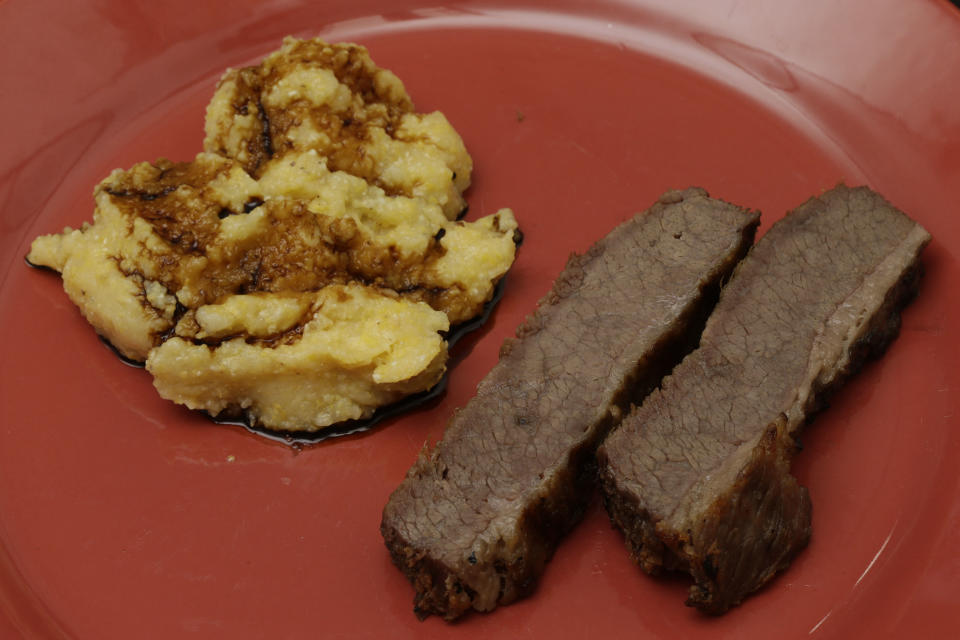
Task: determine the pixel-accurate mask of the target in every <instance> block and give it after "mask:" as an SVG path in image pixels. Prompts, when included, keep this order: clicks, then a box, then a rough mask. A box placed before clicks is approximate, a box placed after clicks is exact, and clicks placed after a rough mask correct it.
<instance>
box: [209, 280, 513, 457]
mask: <svg viewBox="0 0 960 640" xmlns="http://www.w3.org/2000/svg"><path fill="white" fill-rule="evenodd" d="M505 282H506V277H504V278H501V279H500V282H498V283H497V286H496V287H495V288H494V290H493V296H492V297H491V298H490V300H489V301H487V303H486V304H485V305H483V311H482V312H481V313H480V315H478V316H477V317H476V318H473V319H472V320H468V321H466V322H462V323H460V324H458V325H456V326H453V327H450V330H449V331H447V334H446V336H444V337H445V338H446V340H447V348H448V349H449V350H452V349H453V347H454V345H455V344H456V343H457V342H458V341H459V340H460V339H461V338H463V337H464V336H465V335H467V334H469V333H471V332H473V331H475V330H477V329H479V328H480V327H481V326H483V325H484V324H486V322H487V320H489V319H490V316H491V315H492V314H493V310H494V308H495V307H496V306H497V303H498V302H500V298H502V297H503V289H504V286H505ZM453 361H454V359H453V358H451V359H450V360H449V361H448V362H451V363H452V362H453ZM449 375H450V370H449V369H447V371H446V373H444V374H443V377H442V378H440V381H439V382H437V384H435V385H433V386H432V387H431V388H429V389H427V390H426V391H421V392H420V393H416V394H413V395H410V396H407V397H405V398H403V399H401V400H399V401H397V402H394V403H393V404H388V405H385V406H383V407H380V408H379V409H377V410H376V411H374V412H373V414H372V415H371V416H370V417H369V418H363V419H361V420H346V421H344V422H339V423H337V424H334V425H331V426H329V427H323V428H321V429H319V430H317V431H311V432H304V431H280V430H276V429H267V428H265V427H261V426H258V425H256V424H254V423H253V422H252V421H251V420H250V419H249V417H248V416H241V417H237V416H229V417H224V416H223V414H220V415H218V416H211V415H210V414H205V415H207V416H208V417H209V418H210V419H211V420H213V421H214V422H216V423H217V424H229V425H237V426H241V427H243V428H244V429H246V430H247V431H249V432H251V433H255V434H257V435H258V436H261V437H264V438H267V439H269V440H275V441H277V442H283V443H284V444H288V445H290V446H292V447H294V448H301V447H302V446H303V445H308V444H316V443H318V442H323V441H324V440H330V439H331V438H339V437H341V436H348V435H352V434H355V433H361V432H364V431H369V430H371V429H373V428H374V427H375V426H376V425H378V424H379V423H381V422H383V421H384V420H387V419H389V418H394V417H396V416H399V415H401V414H403V413H406V412H408V411H411V410H412V409H415V408H417V407H420V406H423V405H425V404H427V403H429V402H430V401H431V400H434V399H436V398H439V397H440V396H442V395H443V393H444V391H446V389H447V378H448V377H449Z"/></svg>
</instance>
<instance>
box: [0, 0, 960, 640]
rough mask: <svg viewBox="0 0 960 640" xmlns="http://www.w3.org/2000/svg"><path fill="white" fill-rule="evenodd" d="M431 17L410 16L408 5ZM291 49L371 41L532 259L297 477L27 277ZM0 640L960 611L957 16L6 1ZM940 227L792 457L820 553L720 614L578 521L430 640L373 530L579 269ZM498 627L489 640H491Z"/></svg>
mask: <svg viewBox="0 0 960 640" xmlns="http://www.w3.org/2000/svg"><path fill="white" fill-rule="evenodd" d="M420 6H423V7H429V8H418V7H420ZM285 34H295V35H299V36H314V35H317V34H319V35H321V36H324V37H326V38H328V39H331V40H340V39H349V40H354V41H358V42H361V43H363V44H365V45H367V46H368V47H369V48H370V50H371V52H372V54H373V56H374V59H375V60H376V61H377V62H378V63H379V64H380V65H381V66H385V67H387V68H390V69H392V70H393V71H395V72H396V73H397V74H398V75H399V76H400V77H401V78H402V79H403V80H404V81H405V82H406V85H407V87H408V89H409V91H410V93H411V95H412V96H413V97H414V99H415V100H416V102H417V105H418V107H419V108H420V109H421V110H433V109H441V110H443V111H444V112H445V113H446V114H447V115H448V117H449V118H450V120H451V121H452V122H453V123H454V125H455V126H456V127H457V129H458V130H459V131H460V132H461V133H462V135H463V137H464V139H465V140H466V142H467V146H468V147H469V149H470V151H471V153H472V154H473V158H474V161H475V164H476V167H477V170H476V181H475V183H474V186H473V187H472V188H471V190H470V192H469V201H470V205H471V212H472V213H471V215H473V216H476V215H480V214H486V213H489V212H492V211H493V210H495V209H496V208H498V207H502V206H511V207H513V208H514V210H515V211H516V214H517V217H518V219H519V220H520V221H521V224H522V226H523V229H524V231H525V234H526V242H525V244H524V245H523V247H522V250H521V253H520V256H519V258H518V260H517V263H516V266H515V267H514V270H513V272H512V273H511V275H510V278H509V282H508V287H507V290H506V294H505V296H504V298H503V301H502V302H501V304H500V306H499V308H498V309H497V311H496V313H495V314H494V316H493V318H492V320H491V321H490V323H489V324H488V325H487V327H486V329H485V330H483V331H482V332H481V333H480V335H477V336H474V337H473V338H471V339H469V340H467V341H466V342H462V343H460V344H459V345H458V349H457V357H458V358H459V363H458V364H457V366H456V368H455V370H454V372H453V376H452V379H451V384H450V388H449V390H448V392H447V393H446V395H445V397H444V398H443V399H442V400H440V401H438V402H437V403H435V404H434V405H433V406H430V407H427V408H425V409H422V410H420V411H417V412H415V413H413V414H411V415H409V416H407V417H404V418H402V419H397V420H394V421H392V422H391V423H390V424H387V425H385V426H383V427H382V428H379V429H377V430H376V431H374V432H372V433H369V434H366V435H363V436H358V437H351V438H347V439H341V440H338V441H334V442H330V443H325V444H322V445H319V446H315V447H311V448H306V449H304V450H303V451H300V452H297V451H293V450H291V449H289V448H288V447H286V446H284V445H281V444H277V443H275V442H269V441H266V440H264V439H263V438H259V437H257V436H254V435H251V434H249V433H247V432H246V431H244V430H242V429H239V428H233V427H227V426H219V425H213V424H211V423H210V422H209V421H208V420H206V419H205V418H203V417H202V416H200V415H196V414H192V413H190V412H188V411H186V410H183V409H181V408H178V407H176V406H174V405H172V404H170V403H167V402H165V401H163V400H161V399H160V398H159V397H158V396H157V395H156V394H155V393H154V391H153V389H152V386H151V382H150V378H149V376H148V375H147V374H146V373H144V372H143V371H140V370H137V369H131V368H129V367H127V366H126V365H124V364H123V363H121V362H120V361H119V360H118V359H117V358H116V357H115V356H114V355H113V354H112V353H111V352H110V351H108V350H107V349H106V348H104V347H103V345H102V344H101V343H100V341H99V340H98V339H97V337H96V336H95V335H94V332H93V331H92V330H91V329H90V328H89V326H87V324H86V322H84V321H83V320H82V318H81V317H80V315H79V314H78V313H77V311H76V309H75V308H74V307H73V305H72V304H70V302H69V301H68V300H67V298H66V296H65V295H64V293H63V292H62V290H61V287H60V283H59V280H58V279H57V278H56V277H55V276H53V275H51V274H49V273H43V272H40V271H34V270H31V269H28V268H27V267H26V266H25V265H24V263H23V260H22V256H23V255H24V254H25V253H26V251H27V248H28V245H29V242H30V240H31V239H32V238H33V237H35V236H36V235H38V234H41V233H50V232H53V231H57V230H59V229H60V228H62V227H63V226H64V225H72V226H76V225H79V224H80V223H81V222H82V221H84V220H87V219H89V218H90V215H91V212H92V200H91V197H90V194H91V190H92V189H93V186H94V184H95V183H96V182H98V181H99V180H100V179H101V178H103V177H104V176H105V175H106V174H107V172H108V171H110V170H111V169H113V168H115V167H127V166H129V165H131V164H133V163H134V162H136V161H139V160H144V159H154V158H156V157H157V156H168V157H171V158H173V159H188V158H190V157H192V156H193V155H194V154H195V153H196V152H197V151H198V150H199V149H200V145H201V138H202V122H203V111H204V107H205V105H206V102H207V100H208V99H209V97H210V95H211V92H212V89H213V86H214V83H215V81H216V79H217V78H218V77H219V75H220V73H221V72H222V71H223V70H224V69H225V68H226V67H228V66H231V65H242V64H246V63H250V62H252V61H254V60H256V59H257V58H258V57H260V56H262V55H263V54H265V53H266V52H268V51H270V50H272V49H274V48H276V47H277V46H279V43H280V39H281V37H282V36H283V35H285ZM0 42H3V43H4V44H3V49H2V52H0V96H2V99H0V122H2V123H3V124H2V127H3V131H4V134H3V154H2V157H0V207H2V208H0V249H2V251H0V258H2V262H0V336H2V337H0V348H2V359H0V363H2V365H0V636H2V637H10V636H13V635H15V632H20V634H22V635H25V636H29V637H37V638H60V637H76V638H97V639H110V638H123V639H128V638H148V637H149V638H175V637H200V638H232V639H237V638H315V637H359V638H383V637H414V636H415V637H418V638H427V637H448V636H456V637H458V638H487V637H518V636H523V637H584V636H585V635H586V634H587V633H588V632H589V633H591V635H595V637H621V636H626V635H628V634H629V635H630V636H632V637H643V638H677V637H691V638H693V637H709V638H766V637H771V636H774V635H776V636H777V637H800V636H803V637H806V636H807V635H813V636H815V637H821V638H828V637H829V638H850V637H882V636H898V637H903V636H908V635H909V636H913V637H931V636H944V635H949V634H951V633H954V632H955V630H956V628H957V625H958V623H960V614H958V613H957V612H956V611H957V609H956V604H957V602H956V601H957V599H958V596H957V594H958V593H960V562H958V558H960V555H958V554H957V552H956V550H957V549H958V548H960V501H958V497H960V486H958V483H960V474H957V472H956V468H957V466H958V464H960V430H958V427H960V424H958V421H960V420H958V416H957V399H956V398H957V389H958V385H960V369H958V367H957V366H956V363H957V362H958V353H957V351H958V348H957V345H958V339H957V327H958V325H960V302H958V296H957V295H956V282H958V277H960V274H958V264H957V252H958V251H960V225H958V222H957V220H958V219H957V215H956V210H957V204H956V203H957V197H958V190H957V187H958V186H960V109H958V107H957V105H958V104H960V14H958V13H957V12H956V10H955V9H954V8H953V7H952V6H950V5H949V4H947V3H946V2H943V1H933V0H927V1H915V2H902V1H901V0H876V1H867V0H859V1H853V2H845V3H835V2H830V1H829V0H823V1H820V2H808V1H807V0H789V1H786V2H777V3H769V2H762V1H760V0H756V1H752V2H738V1H736V0H718V1H716V2H710V3H707V2H697V1H695V0H683V1H676V0H669V1H668V0H646V1H640V0H637V1H634V2H624V1H620V2H617V1H614V0H606V1H604V2H587V1H583V2H573V1H565V2H546V1H544V2H538V1H535V0H525V1H523V2H519V3H513V4H511V5H503V4H502V3H501V4H498V5H488V4H483V3H457V4H453V5H449V6H437V3H435V2H426V3H423V4H422V5H421V4H420V3H418V2H415V1H405V2H388V1H387V0H362V1H351V2H346V1H340V2H323V3H313V2H289V1H276V2H267V3H262V2H254V1H253V0H232V1H231V2H196V1H190V2H187V1H183V0H180V1H178V2H164V3H159V2H158V3H127V2H122V1H120V0H116V1H109V0H103V1H101V2H96V3H90V2H84V3H80V2H72V3H61V2H54V1H53V0H44V1H42V2H40V1H31V0H6V2H0ZM841 180H844V181H846V182H847V183H849V184H860V183H866V184H869V185H870V186H872V187H874V188H875V189H877V190H879V191H880V192H882V193H884V194H885V195H886V196H887V197H888V198H889V199H890V200H891V201H892V202H894V203H895V204H896V205H898V206H899V207H901V208H902V209H904V210H905V211H907V212H909V213H910V214H911V215H912V216H914V217H915V218H916V219H917V220H919V221H920V222H921V223H923V224H924V225H925V226H926V227H927V228H928V229H929V230H930V231H931V232H932V234H933V238H934V240H933V243H932V244H931V245H930V247H929V249H928V250H927V252H926V254H925V260H926V264H927V277H926V279H925V281H924V283H923V287H922V291H921V294H920V297H919V299H918V300H917V301H916V303H915V304H914V305H913V306H912V307H910V308H909V309H908V311H907V312H906V314H905V315H904V322H903V330H902V332H901V335H900V338H899V339H898V340H897V341H896V342H895V343H894V344H893V346H892V347H891V349H890V350H889V352H888V353H887V355H886V356H885V357H884V358H883V359H882V360H880V361H877V362H874V363H872V364H870V365H869V366H868V367H867V368H866V369H865V371H864V372H863V373H862V374H861V375H860V376H859V377H857V378H856V379H855V380H854V381H853V382H852V383H851V384H849V385H848V386H847V387H846V388H845V389H844V390H843V391H842V392H841V393H840V394H839V395H838V396H837V397H836V398H835V401H834V402H833V407H832V408H831V409H830V410H829V411H828V412H826V413H825V414H823V415H822V416H821V417H820V418H819V419H818V420H817V421H816V423H815V424H814V425H813V426H812V427H811V428H810V429H809V430H808V432H807V435H806V436H805V444H806V449H805V451H804V452H803V453H802V454H801V455H800V456H799V457H798V458H797V462H796V464H795V470H796V473H797V474H798V475H799V477H800V478H801V480H802V481H803V482H804V483H805V484H806V485H807V486H808V487H809V488H810V492H811V494H812V497H813V502H814V535H813V540H812V542H811V544H810V547H809V548H808V549H807V550H806V551H805V552H804V553H803V554H802V555H801V556H800V557H799V558H798V559H797V560H796V561H795V562H794V564H793V566H792V567H790V569H789V570H788V571H787V572H786V573H784V574H783V575H781V576H780V577H778V578H777V579H776V580H775V581H774V582H773V583H772V584H771V585H770V586H769V587H768V588H766V589H764V590H763V591H762V592H761V593H759V594H758V595H756V596H755V597H753V598H751V599H750V600H749V601H748V602H747V603H746V604H744V605H743V606H741V607H739V608H738V609H736V610H734V611H732V612H731V613H729V614H728V615H726V616H724V617H722V618H719V619H711V618H706V617H703V616H701V615H699V614H698V613H697V612H695V611H693V610H690V609H687V608H685V607H684V606H683V602H682V601H683V597H684V590H685V588H686V585H687V583H686V582H685V581H684V580H683V579H681V578H672V579H665V580H664V579H659V580H658V579H652V578H649V577H648V576H646V575H644V574H642V573H641V572H640V571H639V570H638V569H637V568H636V567H634V566H632V565H631V564H630V562H629V560H628V559H627V554H626V551H625V549H624V547H623V544H622V542H621V539H620V536H619V535H618V534H617V533H616V532H614V531H613V530H612V529H611V527H610V525H609V524H608V522H607V520H606V518H605V516H604V514H603V512H602V509H601V508H599V506H598V505H597V504H596V501H595V504H594V506H593V507H592V508H591V510H590V511H589V513H588V515H587V518H586V520H585V521H584V522H583V523H582V524H581V525H580V526H579V527H578V528H577V529H576V530H575V532H574V533H573V534H572V535H571V536H570V538H569V539H568V540H566V541H565V542H564V543H563V544H562V545H561V547H560V549H559V550H558V552H557V554H556V556H555V558H554V560H553V561H552V562H551V563H550V565H549V566H548V568H547V571H546V574H545V575H544V576H543V580H542V582H541V585H540V587H539V589H538V590H537V592H536V593H535V594H534V595H533V597H531V598H529V599H527V600H525V601H522V602H520V603H517V604H515V605H512V606H509V607H505V608H503V609H501V610H499V611H496V612H495V613H493V614H491V615H473V616H469V617H468V618H467V619H465V620H464V621H463V622H462V623H460V624H457V625H454V626H451V625H447V624H445V623H443V622H442V621H440V620H437V619H429V620H427V621H425V622H418V621H417V620H416V618H415V617H414V616H413V614H412V612H411V603H412V597H413V592H412V589H411V587H410V585H409V584H408V583H407V582H406V580H405V579H404V578H403V577H402V576H401V575H400V573H399V572H398V571H397V570H396V569H394V568H393V567H392V566H391V564H390V560H389V558H388V556H387V552H386V550H385V549H384V546H383V543H382V541H381V539H380V534H379V532H378V526H379V522H380V511H381V508H382V506H383V504H384V503H385V501H386V499H387V496H388V495H389V494H390V491H391V490H392V489H393V488H394V486H395V485H396V484H397V483H398V482H399V480H400V478H401V477H402V476H403V474H404V472H405V471H406V469H407V468H408V466H409V465H410V464H411V462H412V461H413V459H414V457H415V455H416V453H417V452H418V451H419V450H420V448H421V446H422V445H423V443H424V442H425V441H435V440H436V439H437V438H438V437H439V436H440V434H441V433H442V431H443V428H444V425H445V423H446V421H447V419H448V417H449V416H450V413H451V411H452V410H453V409H454V407H457V406H460V405H463V404H464V403H465V402H466V401H467V399H468V398H469V396H470V395H471V391H472V389H473V388H474V386H475V385H476V383H477V382H478V380H480V378H481V377H482V376H483V374H484V373H485V372H486V371H487V370H488V369H489V368H490V367H491V366H492V364H493V363H494V360H495V358H496V353H497V349H498V346H499V344H500V342H501V341H502V340H503V339H504V337H506V336H507V335H509V334H511V333H512V331H513V329H514V327H516V325H517V324H518V323H519V322H520V321H521V319H522V318H523V317H524V315H525V314H527V313H529V312H530V311H531V310H532V309H533V305H534V303H535V301H536V300H537V298H538V297H539V296H540V295H541V294H543V293H544V292H545V291H546V290H547V289H548V288H549V286H550V283H551V281H552V278H553V277H554V276H555V275H556V274H557V272H558V271H559V270H560V268H561V266H562V265H563V263H564V261H565V259H566V257H567V255H568V253H569V252H570V251H577V250H583V249H584V248H585V247H587V246H588V245H589V244H590V242H592V241H593V240H594V239H596V238H598V237H600V236H602V235H603V234H604V233H606V231H608V230H609V229H610V228H611V227H613V226H614V225H615V224H616V223H617V222H619V221H620V220H623V219H624V218H626V217H627V216H628V215H630V214H631V213H632V212H634V211H636V210H639V209H642V208H644V207H646V206H647V205H648V204H649V203H650V202H651V201H652V200H653V199H654V198H655V197H656V196H657V195H658V194H659V193H660V192H662V191H664V190H665V189H668V188H671V187H684V186H687V185H691V184H696V185H701V186H704V187H706V188H707V189H708V190H709V191H710V192H711V193H712V194H714V195H716V196H718V197H721V198H725V199H728V200H731V201H733V202H737V203H741V204H744V205H749V206H752V207H757V208H760V209H762V210H763V212H764V226H763V227H762V229H766V228H767V227H769V225H770V223H771V222H773V221H774V220H775V219H777V218H779V217H780V216H781V215H783V212H784V211H786V210H788V209H790V208H792V207H794V206H796V205H798V204H799V203H800V202H802V201H803V200H804V199H806V198H807V197H808V196H810V195H812V194H816V193H819V192H820V191H821V190H823V189H827V188H829V187H831V186H833V185H834V184H836V183H837V182H838V181H841ZM491 634H492V635H491Z"/></svg>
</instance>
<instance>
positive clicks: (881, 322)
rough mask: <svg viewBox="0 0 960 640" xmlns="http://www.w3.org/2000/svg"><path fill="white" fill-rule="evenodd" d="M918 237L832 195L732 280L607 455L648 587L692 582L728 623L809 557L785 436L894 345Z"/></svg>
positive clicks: (610, 442) (615, 508)
mask: <svg viewBox="0 0 960 640" xmlns="http://www.w3.org/2000/svg"><path fill="white" fill-rule="evenodd" d="M929 239H930V236H929V235H928V234H927V232H926V231H925V230H924V229H923V228H922V227H920V225H918V224H916V223H915V222H913V221H912V220H910V219H909V218H908V217H907V216H906V215H904V214H903V213H901V212H900V211H898V210H896V209H895V208H894V207H892V206H891V205H890V204H889V203H887V202H886V201H885V200H884V199H883V198H882V197H881V196H879V195H878V194H876V193H875V192H873V191H871V190H869V189H867V188H865V187H860V188H856V189H851V188H847V187H845V186H842V185H841V186H839V187H837V188H835V189H833V190H831V191H829V192H827V193H825V194H824V195H823V196H821V197H819V198H813V199H811V200H809V201H808V202H806V203H805V204H804V205H802V206H801V207H799V208H798V209H797V210H795V211H794V212H792V213H790V214H788V215H787V216H786V217H785V218H784V219H783V220H781V221H779V222H778V223H776V224H775V225H774V226H773V227H772V228H771V229H770V231H768V232H767V233H766V234H765V235H764V237H763V238H762V239H761V240H760V241H759V242H758V243H757V245H756V246H755V247H754V248H753V249H752V250H751V252H750V254H749V256H748V257H747V258H746V259H745V260H744V261H743V262H742V263H741V264H740V265H739V266H738V267H737V271H736V274H735V275H734V277H733V278H732V279H731V281H730V283H729V284H728V285H727V286H726V287H725V288H724V290H723V293H722V295H721V298H720V301H719V303H718V304H717V307H716V309H715V310H714V312H713V315H712V316H711V317H710V319H709V321H708V322H707V325H706V328H705V329H704V332H703V336H702V337H701V341H700V346H699V347H698V349H697V350H696V351H694V352H693V353H691V354H690V355H689V356H687V358H685V359H684V360H683V362H681V363H680V365H678V366H677V368H676V369H675V370H674V371H673V372H672V373H671V375H670V376H668V377H667V378H665V379H664V381H663V384H662V387H661V388H660V389H658V390H656V391H654V392H653V393H652V394H650V395H649V396H648V397H647V399H646V400H645V401H644V403H643V405H642V406H641V407H640V408H639V409H638V410H636V411H634V412H632V413H631V414H630V415H628V416H627V417H626V418H625V419H624V421H623V423H622V424H621V425H620V426H619V427H618V428H617V430H616V431H614V432H613V433H612V434H611V435H610V437H609V438H608V439H607V441H606V442H605V443H604V444H603V446H602V447H601V448H600V451H599V453H598V458H599V462H600V467H601V469H600V476H601V484H602V488H603V492H604V501H605V503H606V506H607V510H608V511H609V512H610V516H611V519H612V520H613V522H614V524H615V525H616V526H617V527H618V528H619V529H621V530H622V531H623V532H624V534H625V537H626V541H627V545H628V547H629V549H630V553H631V556H632V557H633V558H634V560H635V561H636V562H637V563H639V564H640V566H641V567H642V568H643V569H644V570H646V571H648V572H651V573H654V572H657V571H658V570H659V569H661V568H667V569H679V570H683V571H687V572H689V573H690V574H691V575H692V576H693V578H694V581H695V584H694V585H693V587H692V588H691V590H690V597H689V600H688V604H690V605H694V606H697V607H698V608H700V609H702V610H703V611H706V612H708V613H722V612H724V611H726V610H727V609H728V608H729V607H731V606H733V605H735V604H737V603H738V602H740V601H741V600H742V599H743V598H744V597H745V596H746V595H747V594H749V593H751V592H752V591H754V590H756V589H757V588H759V587H760V586H762V585H763V584H764V583H766V582H767V581H768V580H770V578H771V577H772V576H773V575H774V574H775V573H776V572H777V571H779V570H781V569H783V568H784V567H786V565H787V564H788V563H789V562H790V560H791V559H792V557H793V556H794V555H795V554H796V553H797V552H798V551H799V550H800V549H802V548H803V547H804V545H806V543H807V540H808V539H809V537H810V517H811V509H810V499H809V496H808V493H807V490H806V489H804V488H803V487H801V486H800V485H799V484H798V483H797V481H796V479H795V478H794V477H793V476H792V475H790V460H791V458H792V457H793V454H794V451H795V449H796V445H795V441H794V436H795V435H796V433H797V432H798V431H799V429H800V428H801V427H802V426H803V425H804V424H805V423H806V422H807V420H808V419H809V418H810V417H811V415H812V414H813V413H814V412H815V411H816V410H817V409H818V408H819V407H820V405H821V403H822V401H823V398H824V396H825V394H827V393H828V392H829V391H830V390H831V389H833V388H835V387H836V386H837V385H839V384H840V383H841V382H842V381H843V380H844V379H845V378H846V377H847V376H848V375H849V374H850V373H852V372H853V371H854V370H856V368H857V367H858V366H859V364H860V363H861V362H862V361H863V359H864V357H865V356H867V355H869V354H871V353H879V352H880V351H882V350H883V349H884V348H885V347H886V345H887V344H888V343H889V342H890V340H892V339H893V337H894V336H895V335H896V334H897V330H898V328H899V320H900V316H899V311H900V309H901V307H902V306H903V305H904V304H906V303H907V302H908V301H909V299H910V298H911V296H912V295H913V293H914V292H915V290H916V287H917V282H918V276H919V261H918V257H919V254H920V251H921V250H922V249H923V247H924V246H925V245H926V244H927V242H928V241H929Z"/></svg>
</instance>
